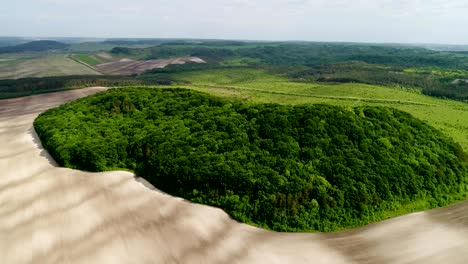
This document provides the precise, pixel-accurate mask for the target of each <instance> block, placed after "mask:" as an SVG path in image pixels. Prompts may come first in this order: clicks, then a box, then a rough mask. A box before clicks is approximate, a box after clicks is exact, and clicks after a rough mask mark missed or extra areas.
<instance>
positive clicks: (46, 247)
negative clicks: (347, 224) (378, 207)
mask: <svg viewBox="0 0 468 264" xmlns="http://www.w3.org/2000/svg"><path fill="white" fill-rule="evenodd" d="M104 90H106V88H102V87H101V88H100V87H96V88H89V89H82V90H74V91H66V92H60V93H50V94H42V95H35V96H30V97H23V98H16V99H8V100H0V146H1V148H0V263H373V264H374V263H466V260H467V259H468V202H462V203H459V204H456V205H454V206H450V207H446V208H441V209H436V210H431V211H427V212H421V213H414V214H410V215H407V216H403V217H398V218H394V219H390V220H387V221H383V222H380V223H376V224H373V225H369V226H367V227H363V228H359V229H354V230H350V231H346V232H339V233H329V234H325V233H310V234H300V233H296V234H291V233H276V232H270V231H265V230H261V229H258V228H255V227H251V226H248V225H244V224H240V223H237V222H235V221H233V220H232V219H231V218H229V216H228V215H227V214H226V213H224V212H223V211H222V210H220V209H216V208H212V207H208V206H203V205H197V204H193V203H190V202H187V201H185V200H183V199H180V198H177V197H172V196H169V195H166V194H164V193H162V192H159V191H158V190H157V189H155V188H154V187H152V186H151V185H149V184H148V183H145V182H144V181H141V180H139V179H136V178H135V177H134V175H132V174H131V173H129V172H119V171H114V172H105V173H88V172H83V171H77V170H71V169H65V168H60V167H57V165H56V163H55V162H54V161H53V159H52V158H51V157H50V156H49V155H48V153H47V152H46V151H45V150H44V149H43V148H42V146H41V143H40V141H39V140H38V139H37V136H36V133H35V132H34V129H33V126H32V123H33V121H34V119H35V118H36V117H37V115H38V114H39V113H41V112H43V111H45V110H47V109H49V108H51V107H55V106H58V105H60V104H63V103H65V102H68V101H71V100H74V99H78V98H81V97H84V96H87V95H91V94H94V93H97V92H100V91H104Z"/></svg>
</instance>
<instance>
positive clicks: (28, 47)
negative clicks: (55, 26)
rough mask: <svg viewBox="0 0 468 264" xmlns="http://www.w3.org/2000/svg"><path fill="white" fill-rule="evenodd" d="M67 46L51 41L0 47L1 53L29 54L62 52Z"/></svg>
mask: <svg viewBox="0 0 468 264" xmlns="http://www.w3.org/2000/svg"><path fill="white" fill-rule="evenodd" d="M68 46H69V45H68V44H65V43H62V42H58V41H53V40H38V41H31V42H28V43H24V44H19V45H16V46H8V47H0V54H1V53H16V52H31V51H36V52H38V51H50V50H63V49H65V48H67V47H68Z"/></svg>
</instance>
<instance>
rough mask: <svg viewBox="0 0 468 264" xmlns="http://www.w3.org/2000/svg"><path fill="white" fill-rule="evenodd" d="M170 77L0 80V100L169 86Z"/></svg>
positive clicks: (68, 77)
mask: <svg viewBox="0 0 468 264" xmlns="http://www.w3.org/2000/svg"><path fill="white" fill-rule="evenodd" d="M171 83H172V81H171V80H170V78H169V76H166V77H165V76H151V77H149V76H148V77H143V76H141V77H136V76H96V75H91V76H60V77H43V78H22V79H8V80H0V99H6V98H14V97H19V96H27V95H33V94H39V93H47V92H57V91H64V90H70V89H76V88H85V87H92V86H106V87H115V86H138V85H168V84H171Z"/></svg>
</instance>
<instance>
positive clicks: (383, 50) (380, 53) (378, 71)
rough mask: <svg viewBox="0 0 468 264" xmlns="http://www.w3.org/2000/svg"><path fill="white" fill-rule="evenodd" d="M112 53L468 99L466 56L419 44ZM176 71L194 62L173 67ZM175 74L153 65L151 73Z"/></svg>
mask: <svg viewBox="0 0 468 264" xmlns="http://www.w3.org/2000/svg"><path fill="white" fill-rule="evenodd" d="M111 53H113V54H119V55H128V56H137V57H142V58H146V59H155V58H170V57H180V56H198V57H201V58H203V59H204V60H206V61H207V62H209V64H208V65H202V66H196V67H198V68H197V69H198V70H203V68H219V67H229V65H226V63H225V62H226V61H232V60H233V59H237V60H239V61H241V60H242V58H246V60H244V61H246V62H247V63H244V64H240V65H237V66H243V67H255V68H265V69H268V70H270V71H272V72H274V73H277V74H286V75H288V76H289V77H290V78H291V79H292V80H295V81H301V82H304V81H306V82H327V83H348V82H357V83H366V84H377V85H400V86H405V87H409V88H416V89H421V90H422V92H423V93H424V94H427V95H430V96H436V97H443V98H450V99H455V100H461V101H467V100H468V82H457V81H456V80H457V79H463V80H465V79H466V80H468V55H466V54H463V53H460V52H440V51H431V50H427V49H423V48H415V47H392V46H383V45H364V44H331V43H289V44H285V43H276V44H275V43H270V44H268V45H267V44H258V43H256V44H250V45H249V43H245V42H244V43H238V42H228V41H226V42H224V41H220V42H211V43H209V45H207V44H205V45H202V44H190V43H186V42H184V43H179V44H176V43H172V44H170V43H163V44H161V45H159V46H155V47H150V48H141V49H136V48H125V47H117V48H114V49H113V50H112V51H111ZM170 68H172V69H173V71H181V70H190V71H193V70H195V69H194V66H190V65H176V66H170ZM161 72H163V73H171V72H170V71H168V70H165V69H155V70H153V71H150V72H148V73H149V74H151V73H161Z"/></svg>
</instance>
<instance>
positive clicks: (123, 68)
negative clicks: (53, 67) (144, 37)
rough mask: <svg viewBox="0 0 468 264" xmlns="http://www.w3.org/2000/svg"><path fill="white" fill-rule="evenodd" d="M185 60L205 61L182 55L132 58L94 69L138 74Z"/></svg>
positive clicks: (103, 71)
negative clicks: (178, 56)
mask: <svg viewBox="0 0 468 264" xmlns="http://www.w3.org/2000/svg"><path fill="white" fill-rule="evenodd" d="M187 62H195V63H205V61H204V60H202V59H200V58H197V57H184V58H176V59H162V60H146V61H136V60H132V59H121V60H118V61H113V62H108V63H103V64H99V65H96V66H95V68H96V70H98V71H100V72H102V73H107V74H115V75H131V74H140V73H143V72H145V71H148V70H152V69H156V68H164V67H166V66H167V65H170V64H185V63H187Z"/></svg>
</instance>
